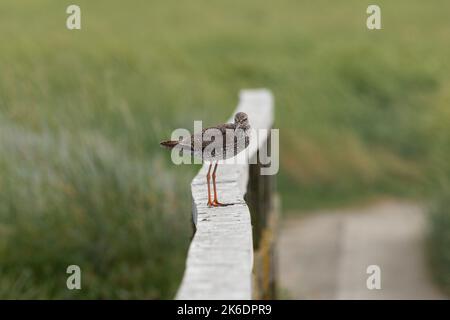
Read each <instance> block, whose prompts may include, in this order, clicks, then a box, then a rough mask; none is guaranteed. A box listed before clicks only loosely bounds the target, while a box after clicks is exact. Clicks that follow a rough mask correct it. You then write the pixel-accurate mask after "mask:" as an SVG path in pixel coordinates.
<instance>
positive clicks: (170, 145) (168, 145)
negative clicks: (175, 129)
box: [160, 140, 179, 149]
mask: <svg viewBox="0 0 450 320" xmlns="http://www.w3.org/2000/svg"><path fill="white" fill-rule="evenodd" d="M178 143H179V141H173V140H168V141H162V142H160V145H161V146H163V147H166V148H168V149H172V148H173V147H175V146H176V145H177V144H178Z"/></svg>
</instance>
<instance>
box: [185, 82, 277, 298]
mask: <svg viewBox="0 0 450 320" xmlns="http://www.w3.org/2000/svg"><path fill="white" fill-rule="evenodd" d="M238 111H243V112H245V113H247V115H248V117H249V121H250V125H251V126H252V129H255V130H258V129H266V130H267V133H268V134H267V136H266V137H265V138H264V137H263V138H262V139H261V138H260V139H256V138H255V137H252V138H251V141H250V145H249V147H248V156H249V159H250V161H249V163H256V164H251V165H249V164H224V165H219V169H218V175H217V186H218V190H219V191H220V195H221V199H220V200H221V201H222V202H225V203H230V202H232V203H234V205H232V206H228V207H218V208H208V206H207V198H206V194H207V191H206V190H207V185H206V179H205V177H206V173H207V170H208V165H204V166H203V167H202V168H201V170H200V171H199V173H198V174H197V175H196V176H195V178H194V179H193V181H192V183H191V190H192V199H193V201H192V215H193V223H194V226H195V234H194V236H193V239H192V242H191V244H190V247H189V251H188V256H187V260H186V269H185V273H184V276H183V280H182V282H181V286H180V288H179V290H178V293H177V295H176V298H177V299H239V300H242V299H252V298H272V297H273V295H274V278H275V276H274V267H273V266H274V262H273V256H274V255H273V242H274V237H273V232H270V233H269V236H267V232H266V230H265V229H267V227H270V228H273V224H274V221H273V220H274V219H269V216H270V215H271V212H274V211H276V210H275V208H274V205H273V204H274V201H273V194H274V192H273V191H274V189H273V185H274V184H273V183H271V181H272V179H273V177H272V176H261V175H260V173H259V170H258V168H259V167H261V165H260V164H258V163H257V162H258V161H256V160H257V159H258V150H260V149H261V148H262V147H265V146H266V145H267V143H269V144H270V142H269V141H270V139H268V138H269V136H270V129H271V128H272V125H273V121H274V116H273V113H274V107H273V97H272V94H271V93H270V91H268V90H265V89H258V90H243V91H241V93H240V99H239V105H238V107H237V109H236V111H235V113H236V112H238ZM235 113H233V115H234V114H235ZM229 122H233V117H231V119H230V121H229ZM227 162H228V163H230V162H232V161H227ZM247 191H248V192H247ZM246 195H247V196H246ZM244 196H245V198H246V200H247V202H248V204H249V205H247V202H246V201H245V200H244ZM247 198H248V199H247ZM249 206H250V208H251V209H249ZM251 211H252V212H251ZM252 221H253V225H254V226H255V228H254V230H252ZM252 231H253V232H252ZM258 250H260V251H258ZM260 252H262V253H263V257H261V254H260ZM254 261H255V266H254ZM256 264H265V265H264V266H259V265H256Z"/></svg>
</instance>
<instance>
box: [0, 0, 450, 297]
mask: <svg viewBox="0 0 450 320" xmlns="http://www.w3.org/2000/svg"><path fill="white" fill-rule="evenodd" d="M69 4H71V2H70V3H69V2H66V1H56V0H39V1H31V0H22V1H20V2H18V1H13V0H3V1H1V2H0V39H2V41H1V42H0V280H1V281H0V298H47V297H51V298H171V297H172V296H173V294H174V292H175V290H176V288H177V286H178V284H179V281H180V278H181V275H182V271H183V267H184V258H185V253H186V250H187V246H188V243H189V237H190V232H191V226H190V194H189V192H190V190H189V181H190V179H191V178H192V176H193V174H194V172H195V170H196V169H197V167H187V166H183V167H176V166H174V165H172V164H171V162H170V156H169V154H168V153H167V152H165V151H164V150H162V149H161V148H159V145H158V142H159V141H160V140H161V139H164V138H168V137H169V136H170V133H171V132H172V130H173V129H175V128H179V127H183V128H188V129H192V127H193V120H198V119H203V120H204V121H205V122H206V123H207V124H215V123H219V122H221V121H223V120H224V119H226V118H228V117H229V116H230V114H231V112H232V110H233V109H234V108H235V105H236V103H237V93H238V91H239V90H240V89H241V88H254V87H267V88H270V89H271V90H273V92H274V95H275V99H276V121H277V122H276V127H278V128H280V134H281V139H282V141H281V147H280V151H281V159H280V161H281V171H280V175H279V189H280V193H281V194H282V198H283V207H284V208H286V209H288V210H289V209H295V210H299V209H307V208H312V207H322V206H336V205H340V204H342V203H348V202H351V201H362V200H364V199H367V198H370V197H375V196H380V195H397V196H408V197H419V198H423V199H428V196H429V195H436V194H438V193H439V192H440V191H439V190H440V189H441V186H443V185H447V184H448V181H450V165H449V163H450V159H449V158H450V157H449V154H450V152H449V150H448V142H449V141H448V137H449V136H450V126H449V123H450V109H449V104H450V65H449V63H448V57H449V56H450V46H449V44H448V36H449V34H450V20H449V16H448V12H450V2H448V1H446V0H435V1H433V2H424V1H419V0H415V1H406V0H404V1H378V2H377V4H378V5H380V6H381V8H382V24H383V30H380V31H369V30H367V28H366V27H365V19H366V17H367V15H366V13H365V11H366V8H367V6H368V4H369V2H368V1H360V0H351V1H350V0H349V1H345V2H344V1H342V2H339V3H338V2H330V1H314V2H313V1H298V0H280V1H276V2H275V1H261V0H248V1H245V2H244V1H237V0H227V1H208V0H195V1H189V2H187V1H186V2H181V1H175V0H168V1H159V2H156V1H130V2H127V3H125V2H123V1H111V0H109V1H106V0H103V1H100V0H99V1H95V2H94V1H87V0H79V1H77V4H78V5H79V6H80V7H81V10H82V30H80V31H69V30H67V29H66V28H65V20H66V17H67V14H66V13H65V10H66V7H67V6H68V5H69ZM441 211H442V210H441ZM446 213H447V214H448V211H447V212H446ZM438 232H440V234H441V235H444V236H448V232H449V231H448V229H442V228H441V229H440V231H438ZM69 264H77V265H79V266H80V267H81V269H82V276H83V289H82V290H81V291H69V290H67V289H66V287H65V281H66V276H67V275H66V273H65V268H66V267H67V265H69ZM445 271H446V270H445V269H444V272H445ZM447 271H448V269H447ZM441 272H442V271H441Z"/></svg>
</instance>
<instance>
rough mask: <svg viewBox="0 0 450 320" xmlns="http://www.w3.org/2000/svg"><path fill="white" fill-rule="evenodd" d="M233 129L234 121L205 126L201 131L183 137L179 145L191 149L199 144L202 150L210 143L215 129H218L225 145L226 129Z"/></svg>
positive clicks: (215, 131)
mask: <svg viewBox="0 0 450 320" xmlns="http://www.w3.org/2000/svg"><path fill="white" fill-rule="evenodd" d="M227 129H228V130H235V129H236V125H235V124H234V123H225V124H221V125H218V126H215V127H210V128H205V129H203V130H202V132H201V133H196V134H193V135H191V136H190V137H187V138H185V139H183V140H182V141H181V142H180V143H179V145H180V146H182V147H184V148H190V149H191V150H192V151H194V150H195V148H198V146H201V148H202V150H204V149H205V148H206V147H207V146H208V145H209V144H210V143H212V142H213V141H214V138H213V137H214V136H215V135H216V134H217V130H219V131H220V133H221V134H222V137H223V143H224V145H225V136H226V130H227Z"/></svg>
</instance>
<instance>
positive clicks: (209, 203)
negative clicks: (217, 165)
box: [206, 163, 213, 207]
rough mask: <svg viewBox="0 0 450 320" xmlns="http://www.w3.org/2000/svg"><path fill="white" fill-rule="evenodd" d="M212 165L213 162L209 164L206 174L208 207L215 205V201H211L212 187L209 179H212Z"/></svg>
mask: <svg viewBox="0 0 450 320" xmlns="http://www.w3.org/2000/svg"><path fill="white" fill-rule="evenodd" d="M211 166H212V163H211V164H210V165H209V169H208V174H207V175H206V183H207V184H208V207H212V206H213V203H212V202H211V189H210V186H209V181H210V179H211V175H210V172H211Z"/></svg>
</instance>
